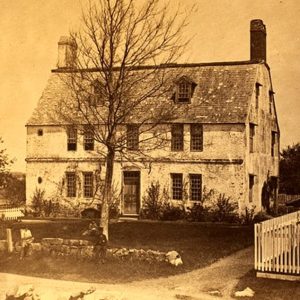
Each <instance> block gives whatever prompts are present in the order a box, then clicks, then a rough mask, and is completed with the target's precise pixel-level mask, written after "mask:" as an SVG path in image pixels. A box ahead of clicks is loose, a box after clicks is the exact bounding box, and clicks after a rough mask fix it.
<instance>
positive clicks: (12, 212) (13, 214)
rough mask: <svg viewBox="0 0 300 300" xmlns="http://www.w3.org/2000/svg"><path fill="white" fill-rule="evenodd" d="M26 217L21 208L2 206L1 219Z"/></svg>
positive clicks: (0, 210)
mask: <svg viewBox="0 0 300 300" xmlns="http://www.w3.org/2000/svg"><path fill="white" fill-rule="evenodd" d="M21 217H24V214H23V212H22V211H21V209H20V208H2V209H0V220H17V219H18V218H21Z"/></svg>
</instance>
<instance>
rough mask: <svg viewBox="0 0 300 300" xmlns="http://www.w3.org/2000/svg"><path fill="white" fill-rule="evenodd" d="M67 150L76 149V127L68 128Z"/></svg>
mask: <svg viewBox="0 0 300 300" xmlns="http://www.w3.org/2000/svg"><path fill="white" fill-rule="evenodd" d="M67 143H68V151H72V150H73V151H74V150H77V129H76V128H69V129H68V142H67Z"/></svg>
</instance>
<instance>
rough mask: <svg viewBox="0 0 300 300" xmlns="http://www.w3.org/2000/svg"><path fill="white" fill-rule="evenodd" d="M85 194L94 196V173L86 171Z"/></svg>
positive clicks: (89, 196) (87, 196) (88, 196)
mask: <svg viewBox="0 0 300 300" xmlns="http://www.w3.org/2000/svg"><path fill="white" fill-rule="evenodd" d="M83 176H84V189H83V195H84V197H86V198H91V197H93V173H84V174H83Z"/></svg>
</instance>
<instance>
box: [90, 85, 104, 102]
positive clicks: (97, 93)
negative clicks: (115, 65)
mask: <svg viewBox="0 0 300 300" xmlns="http://www.w3.org/2000/svg"><path fill="white" fill-rule="evenodd" d="M91 90H92V92H91V97H90V99H89V100H90V103H89V104H90V105H91V106H96V105H99V104H100V100H101V95H102V85H101V83H100V81H99V80H95V81H94V82H93V83H92V85H91Z"/></svg>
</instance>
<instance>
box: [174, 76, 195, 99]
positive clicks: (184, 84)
mask: <svg viewBox="0 0 300 300" xmlns="http://www.w3.org/2000/svg"><path fill="white" fill-rule="evenodd" d="M191 94H192V86H191V83H190V82H188V81H186V80H182V81H180V82H179V83H178V86H177V102H179V103H189V102H190V101H191Z"/></svg>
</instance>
